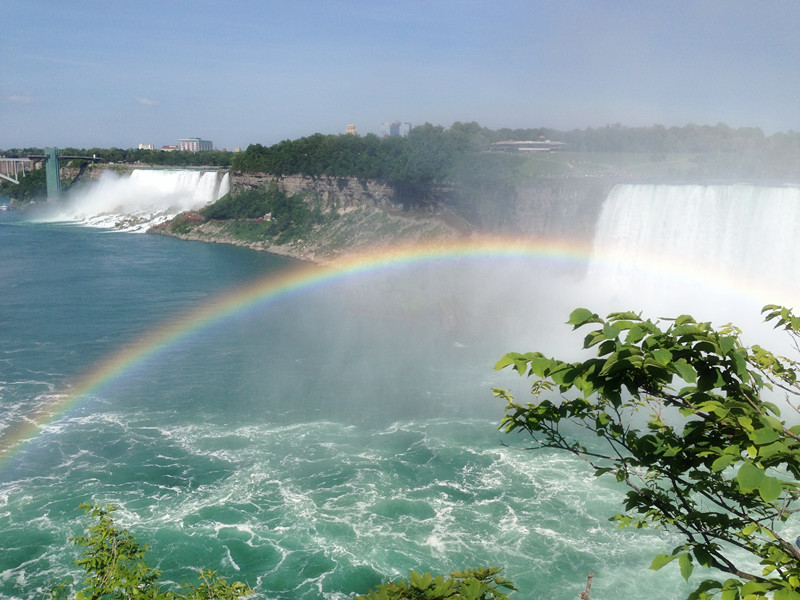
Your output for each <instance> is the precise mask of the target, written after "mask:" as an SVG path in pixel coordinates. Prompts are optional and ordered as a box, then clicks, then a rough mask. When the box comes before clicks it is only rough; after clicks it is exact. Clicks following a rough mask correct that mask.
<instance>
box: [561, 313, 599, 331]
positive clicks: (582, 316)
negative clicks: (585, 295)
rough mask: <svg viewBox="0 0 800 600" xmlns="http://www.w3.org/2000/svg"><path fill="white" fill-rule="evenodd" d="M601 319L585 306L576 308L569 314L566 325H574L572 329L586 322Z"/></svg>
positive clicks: (595, 321)
mask: <svg viewBox="0 0 800 600" xmlns="http://www.w3.org/2000/svg"><path fill="white" fill-rule="evenodd" d="M602 322H603V320H602V319H601V318H600V317H599V316H597V313H593V312H592V311H590V310H589V309H587V308H576V309H575V310H573V311H572V312H571V313H570V314H569V321H567V324H568V325H574V327H573V329H577V328H578V327H580V326H581V325H585V324H586V323H602Z"/></svg>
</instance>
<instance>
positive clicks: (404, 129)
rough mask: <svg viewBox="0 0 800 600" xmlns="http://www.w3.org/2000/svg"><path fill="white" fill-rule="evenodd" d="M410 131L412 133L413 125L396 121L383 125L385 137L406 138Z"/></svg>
mask: <svg viewBox="0 0 800 600" xmlns="http://www.w3.org/2000/svg"><path fill="white" fill-rule="evenodd" d="M409 131H411V123H400V122H399V121H395V122H393V123H384V124H383V137H405V136H407V135H408V132H409Z"/></svg>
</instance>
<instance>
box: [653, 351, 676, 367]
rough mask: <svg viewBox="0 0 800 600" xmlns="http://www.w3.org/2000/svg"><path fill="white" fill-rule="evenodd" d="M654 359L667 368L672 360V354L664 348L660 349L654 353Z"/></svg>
mask: <svg viewBox="0 0 800 600" xmlns="http://www.w3.org/2000/svg"><path fill="white" fill-rule="evenodd" d="M653 358H654V359H655V361H656V362H657V363H658V364H660V365H662V366H667V365H668V364H669V363H670V361H671V360H672V352H670V351H669V350H665V349H664V348H659V349H658V350H654V351H653Z"/></svg>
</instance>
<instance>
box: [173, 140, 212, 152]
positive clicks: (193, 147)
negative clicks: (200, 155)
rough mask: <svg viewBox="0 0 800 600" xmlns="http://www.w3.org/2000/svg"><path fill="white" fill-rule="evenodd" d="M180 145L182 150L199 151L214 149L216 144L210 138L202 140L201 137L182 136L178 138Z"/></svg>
mask: <svg viewBox="0 0 800 600" xmlns="http://www.w3.org/2000/svg"><path fill="white" fill-rule="evenodd" d="M178 147H179V148H180V149H181V150H186V151H189V152H198V151H200V150H213V149H214V144H213V142H211V141H209V140H201V139H200V138H181V139H179V140H178Z"/></svg>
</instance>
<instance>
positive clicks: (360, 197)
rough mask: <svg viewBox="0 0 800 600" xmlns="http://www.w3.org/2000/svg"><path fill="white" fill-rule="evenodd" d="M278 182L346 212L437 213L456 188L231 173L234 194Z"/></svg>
mask: <svg viewBox="0 0 800 600" xmlns="http://www.w3.org/2000/svg"><path fill="white" fill-rule="evenodd" d="M272 181H274V182H276V183H277V184H278V189H280V191H281V192H283V193H284V194H287V195H289V196H291V195H293V194H300V193H306V194H310V195H311V196H312V197H314V198H315V200H317V201H320V202H321V203H322V208H323V210H331V209H332V210H337V211H342V210H345V211H346V210H347V209H352V208H356V207H363V206H374V207H378V208H384V209H394V208H403V209H405V210H410V209H417V210H423V211H427V212H436V211H437V210H438V209H440V208H441V207H442V206H444V205H446V204H449V201H450V199H451V197H452V193H453V187H452V186H450V185H447V184H439V183H430V184H418V183H387V182H383V181H376V180H365V179H356V178H355V177H328V176H326V175H322V176H317V177H308V176H305V175H282V176H280V177H275V176H273V175H267V174H264V173H231V191H233V192H237V191H239V190H243V189H253V188H256V187H258V186H259V185H262V184H267V183H269V182H272Z"/></svg>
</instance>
